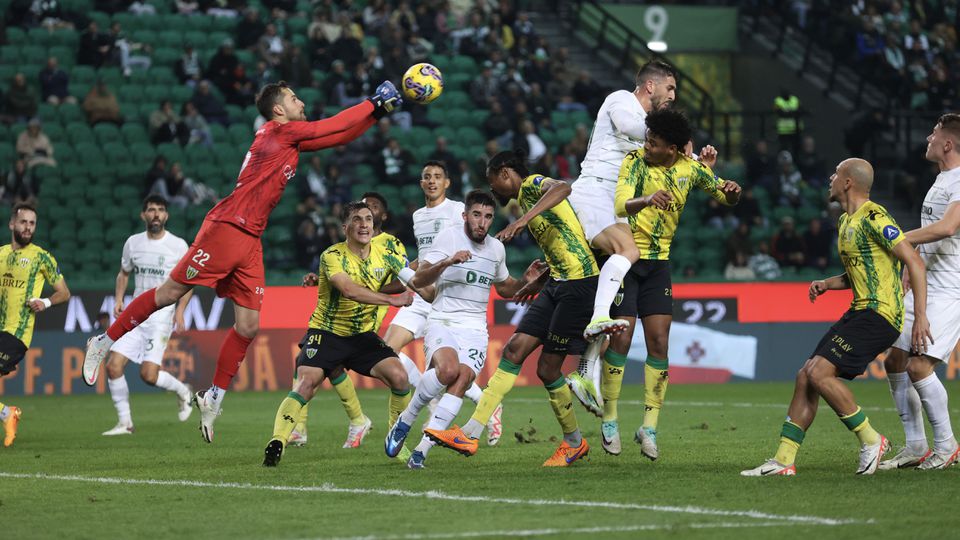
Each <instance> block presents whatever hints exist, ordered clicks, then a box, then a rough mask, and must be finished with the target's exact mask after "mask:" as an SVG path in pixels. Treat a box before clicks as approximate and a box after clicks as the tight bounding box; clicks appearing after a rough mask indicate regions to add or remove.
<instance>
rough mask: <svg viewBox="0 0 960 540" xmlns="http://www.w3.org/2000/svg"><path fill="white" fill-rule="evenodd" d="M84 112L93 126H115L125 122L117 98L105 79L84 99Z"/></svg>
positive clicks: (99, 81)
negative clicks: (106, 123)
mask: <svg viewBox="0 0 960 540" xmlns="http://www.w3.org/2000/svg"><path fill="white" fill-rule="evenodd" d="M83 112H84V113H86V115H87V122H88V123H90V125H91V126H92V125H95V124H99V123H100V122H110V123H113V124H120V123H122V122H123V118H122V117H121V116H120V104H119V103H118V102H117V97H116V96H115V95H113V92H111V91H110V89H109V88H107V83H105V82H104V81H103V79H98V80H97V84H96V85H95V86H94V87H93V88H91V89H90V92H89V93H88V94H87V97H85V98H83Z"/></svg>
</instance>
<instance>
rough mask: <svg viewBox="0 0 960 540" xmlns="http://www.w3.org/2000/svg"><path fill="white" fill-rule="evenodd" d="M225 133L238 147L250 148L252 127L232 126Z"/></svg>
mask: <svg viewBox="0 0 960 540" xmlns="http://www.w3.org/2000/svg"><path fill="white" fill-rule="evenodd" d="M227 131H228V132H229V133H230V139H231V140H232V141H233V143H234V144H236V145H238V146H247V147H249V146H250V142H251V141H252V140H253V126H251V125H246V124H233V125H231V126H230V127H229V128H227Z"/></svg>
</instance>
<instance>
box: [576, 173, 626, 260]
mask: <svg viewBox="0 0 960 540" xmlns="http://www.w3.org/2000/svg"><path fill="white" fill-rule="evenodd" d="M616 189H617V183H616V182H611V181H609V180H601V179H600V178H594V177H592V176H581V177H580V178H579V179H578V180H577V181H576V182H574V183H573V192H572V193H570V196H569V197H568V198H567V200H569V201H570V205H571V206H573V211H574V212H576V213H577V219H579V220H580V225H581V226H583V233H584V234H585V235H586V237H587V242H590V245H591V246H592V245H593V239H594V238H596V237H597V235H598V234H600V233H601V232H603V230H604V229H606V228H607V227H609V226H611V225H613V224H615V223H627V218H620V217H617V214H616V212H615V211H614V209H613V200H614V195H615V193H616Z"/></svg>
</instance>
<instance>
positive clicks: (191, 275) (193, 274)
mask: <svg viewBox="0 0 960 540" xmlns="http://www.w3.org/2000/svg"><path fill="white" fill-rule="evenodd" d="M199 273H200V271H199V270H197V269H196V268H194V267H192V266H187V279H193V278H195V277H197V274H199Z"/></svg>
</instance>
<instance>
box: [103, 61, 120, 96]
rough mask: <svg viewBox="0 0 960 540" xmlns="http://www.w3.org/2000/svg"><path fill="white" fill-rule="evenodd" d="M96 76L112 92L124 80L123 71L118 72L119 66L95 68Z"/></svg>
mask: <svg viewBox="0 0 960 540" xmlns="http://www.w3.org/2000/svg"><path fill="white" fill-rule="evenodd" d="M97 78H98V79H100V80H102V81H103V82H105V83H106V84H107V86H108V87H109V88H110V90H113V91H114V92H116V91H117V89H118V88H120V86H121V85H122V84H123V82H124V79H123V73H121V72H120V68H115V67H106V68H100V69H99V70H97Z"/></svg>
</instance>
